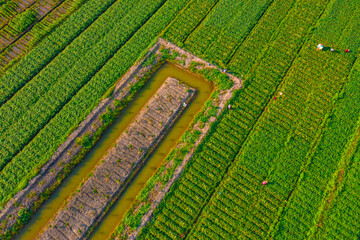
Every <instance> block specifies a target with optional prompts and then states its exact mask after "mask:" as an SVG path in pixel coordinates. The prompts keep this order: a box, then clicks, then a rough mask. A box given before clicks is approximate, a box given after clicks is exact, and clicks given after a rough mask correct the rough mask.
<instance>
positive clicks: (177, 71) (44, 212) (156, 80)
mask: <svg viewBox="0 0 360 240" xmlns="http://www.w3.org/2000/svg"><path fill="white" fill-rule="evenodd" d="M167 77H174V78H177V79H178V80H180V81H182V82H183V83H185V84H188V85H189V86H191V87H193V88H195V89H196V90H197V95H196V97H195V99H193V101H192V102H191V104H190V105H189V106H188V107H187V108H186V110H185V111H184V112H183V113H182V115H181V116H180V117H179V119H178V120H177V121H176V122H175V124H174V125H173V127H172V128H171V129H170V131H169V132H168V134H167V135H166V137H165V138H164V139H163V140H162V141H161V143H160V144H159V146H158V147H157V149H156V150H155V151H154V153H153V154H152V155H151V156H150V157H149V159H148V160H147V162H146V163H145V164H144V166H143V168H142V169H141V170H139V172H138V174H137V175H136V176H135V177H134V179H133V180H132V181H131V183H130V184H129V186H128V188H127V189H126V190H125V191H124V192H123V193H122V194H121V196H120V198H119V199H118V200H117V201H116V202H115V204H114V205H113V207H112V208H111V209H110V210H109V212H108V213H107V214H106V215H105V217H104V219H103V221H101V223H100V224H99V226H97V227H96V228H95V229H94V232H93V233H92V235H91V236H90V239H96V240H97V239H101V240H103V239H107V238H108V237H109V236H110V235H111V233H112V232H113V231H114V230H115V228H116V226H117V225H118V224H119V223H120V221H121V219H122V218H123V216H124V215H125V213H126V211H127V210H128V209H129V208H130V207H131V204H132V202H133V201H134V200H135V198H136V196H137V195H138V194H139V193H140V191H141V189H142V188H143V187H144V185H145V184H146V182H147V180H148V179H149V178H151V176H152V175H153V174H154V173H155V172H156V170H157V169H158V168H159V167H160V165H161V163H162V162H163V160H164V159H165V158H166V156H167V155H168V153H169V152H170V150H171V149H172V148H173V147H174V146H175V145H176V142H177V141H178V140H179V138H180V137H181V135H182V134H183V133H184V132H185V131H186V129H187V128H188V126H189V124H190V123H191V121H192V120H193V118H194V116H195V115H196V114H197V113H198V112H199V111H200V110H201V108H202V106H203V105H204V103H205V101H206V100H208V99H209V98H210V95H211V93H212V92H213V90H214V87H213V86H212V85H211V84H210V83H208V82H206V81H205V80H204V79H202V78H200V77H198V76H196V75H194V74H192V73H190V72H188V71H186V70H184V69H182V68H179V67H177V66H175V65H172V64H164V65H163V66H162V67H161V68H160V69H158V70H157V71H156V72H155V73H154V74H153V75H152V77H151V78H150V79H149V81H148V82H147V83H146V84H145V86H144V88H143V90H142V91H141V92H140V93H139V94H138V95H137V96H136V98H135V100H134V101H132V102H131V103H130V104H129V105H128V106H127V107H126V108H125V109H124V111H123V113H122V114H121V115H120V116H119V117H118V119H117V120H116V121H115V123H114V124H113V125H112V126H110V127H109V129H108V130H106V132H105V134H104V135H103V136H102V137H101V138H100V139H99V141H98V142H97V143H96V144H95V146H94V147H93V149H92V150H91V151H90V152H89V153H88V154H87V156H86V157H85V159H84V160H83V161H82V162H81V163H80V164H79V165H78V166H77V167H75V168H74V169H73V170H72V172H71V173H70V175H69V176H68V177H67V178H66V179H65V180H64V182H63V183H62V184H61V185H60V186H59V188H58V189H57V190H55V192H54V193H53V194H52V195H51V197H50V198H49V199H48V200H47V201H46V202H45V204H44V205H43V206H41V207H40V208H39V209H38V211H37V212H36V213H35V214H34V216H33V218H32V220H31V221H30V222H29V223H28V224H27V225H25V227H24V228H23V229H22V230H21V231H20V233H19V234H18V236H17V237H16V239H21V240H33V239H35V238H36V235H37V234H38V233H39V232H40V231H41V229H42V228H43V227H44V226H45V225H46V223H47V222H48V221H49V220H50V219H51V217H53V216H54V215H55V213H56V212H57V210H58V209H59V208H60V207H61V205H62V204H63V203H64V201H65V200H66V199H67V198H69V196H70V195H71V193H73V192H74V191H75V190H76V188H77V187H78V186H79V184H80V182H81V181H82V180H83V179H84V178H85V177H86V176H87V175H88V174H89V173H90V172H91V170H92V169H93V168H94V166H95V165H96V164H97V163H98V161H99V160H100V159H101V157H102V156H103V155H104V154H105V153H106V151H107V150H108V149H109V148H110V147H111V146H112V145H113V143H114V142H115V140H116V139H117V138H118V137H119V136H120V134H121V133H122V132H123V131H124V130H125V128H126V127H127V126H128V125H129V123H131V121H132V120H133V119H134V118H135V117H136V115H137V114H138V112H139V111H140V110H141V109H142V108H143V107H144V106H145V104H146V103H147V102H148V100H149V99H150V98H151V96H152V95H154V94H155V92H156V91H157V89H158V88H159V87H160V86H161V85H162V84H163V82H164V81H165V79H166V78H167Z"/></svg>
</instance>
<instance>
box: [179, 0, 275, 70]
mask: <svg viewBox="0 0 360 240" xmlns="http://www.w3.org/2000/svg"><path fill="white" fill-rule="evenodd" d="M270 3H271V1H270V0H257V1H255V2H254V1H247V0H243V1H221V2H219V4H217V6H216V7H214V9H213V11H212V12H211V13H210V14H209V15H208V16H207V18H206V19H205V20H204V21H203V22H202V23H201V24H200V25H199V27H198V28H197V29H196V30H195V31H194V32H193V33H192V34H191V35H190V36H189V37H188V38H187V39H186V41H185V44H186V47H187V48H188V49H190V50H191V51H192V52H195V53H196V54H197V55H199V56H202V57H204V58H207V59H209V60H210V61H212V62H217V63H223V62H224V58H227V57H228V56H231V53H232V52H233V51H235V49H236V47H237V45H238V44H240V43H241V41H242V39H243V38H244V37H245V35H246V34H247V33H248V32H249V30H250V29H251V28H252V26H253V25H254V24H255V23H256V21H257V20H258V19H259V17H260V16H261V15H262V13H263V12H264V11H265V9H266V8H267V6H268V5H269V4H270ZM225 13H226V14H225Z"/></svg>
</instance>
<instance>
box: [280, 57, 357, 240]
mask: <svg viewBox="0 0 360 240" xmlns="http://www.w3.org/2000/svg"><path fill="white" fill-rule="evenodd" d="M358 77H359V64H358V63H357V65H356V66H355V69H354V70H353V71H352V74H351V75H350V77H349V80H348V82H347V83H346V85H345V88H344V92H343V93H342V94H341V96H343V98H341V97H340V99H339V100H338V103H337V105H336V106H335V108H334V111H333V113H332V115H331V117H330V121H329V123H328V125H327V126H326V128H325V132H324V135H323V137H322V139H321V141H320V143H319V146H318V148H317V149H316V150H315V152H314V154H313V156H312V157H311V158H310V159H309V160H308V161H309V163H310V164H309V166H308V168H306V171H305V172H304V173H303V174H302V177H301V178H300V180H299V183H298V185H297V186H296V188H295V190H294V191H293V194H292V196H291V198H290V200H289V203H288V206H287V208H285V211H284V215H283V217H282V218H281V220H280V222H279V231H278V232H276V236H278V237H280V238H281V237H282V236H284V235H287V234H289V231H290V229H291V234H292V235H293V236H298V237H300V238H302V237H303V236H307V235H308V234H309V232H311V231H313V229H314V227H316V226H315V224H316V219H317V218H316V216H317V215H318V211H319V210H318V209H320V206H321V205H322V204H324V202H326V201H325V197H326V190H327V188H328V186H329V182H330V181H331V179H332V176H333V175H334V174H335V172H336V171H337V168H338V167H339V162H340V161H341V159H342V158H344V157H345V156H346V155H347V154H348V153H347V151H346V149H347V146H348V141H349V140H350V139H351V135H352V134H353V133H354V132H355V131H358V129H357V128H358V126H357V124H356V123H357V121H358V119H359V117H360V114H359V110H360V104H358V102H359V99H360V95H359V94H358V93H356V92H354V89H356V88H357V87H358V85H359V83H358V82H357V80H355V79H358ZM307 202H311V203H312V204H311V205H307V204H306V203H307ZM295 206H296V207H295ZM295 208H296V209H299V208H300V209H302V210H301V211H295ZM313 219H315V221H314V220H313ZM298 222H303V225H302V227H301V228H300V227H298V226H297V224H298ZM280 229H288V230H287V231H285V230H280Z"/></svg>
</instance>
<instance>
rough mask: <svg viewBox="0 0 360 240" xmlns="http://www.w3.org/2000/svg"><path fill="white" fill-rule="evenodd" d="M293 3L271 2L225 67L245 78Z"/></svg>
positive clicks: (291, 0)
mask: <svg viewBox="0 0 360 240" xmlns="http://www.w3.org/2000/svg"><path fill="white" fill-rule="evenodd" d="M295 2H296V0H289V1H286V2H284V1H282V0H274V1H273V3H272V4H271V5H270V6H269V8H268V9H267V10H266V12H265V13H264V15H263V16H262V17H261V18H260V20H259V21H258V22H257V24H256V26H255V27H254V28H253V29H252V31H251V32H250V33H249V35H248V36H247V37H246V39H245V40H244V42H243V43H242V44H241V45H240V46H239V48H238V49H237V50H236V52H235V53H234V54H233V56H232V58H231V60H230V59H229V61H228V62H227V67H228V69H229V70H230V71H231V72H234V73H237V74H238V75H244V76H246V77H247V73H248V72H249V71H250V70H251V67H252V66H254V64H255V63H256V60H257V59H259V58H260V57H261V56H262V55H261V53H262V52H263V51H264V50H265V49H266V46H268V44H269V43H270V42H271V39H272V38H274V34H275V32H276V30H277V29H279V28H281V25H282V24H281V22H282V21H283V20H284V18H286V16H287V15H288V14H289V12H290V11H291V9H292V8H293V7H294V4H295ZM259 46H261V47H259Z"/></svg>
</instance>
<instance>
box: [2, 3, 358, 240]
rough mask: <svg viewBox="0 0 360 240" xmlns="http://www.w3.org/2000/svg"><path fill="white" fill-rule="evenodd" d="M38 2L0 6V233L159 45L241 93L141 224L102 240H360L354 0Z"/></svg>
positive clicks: (9, 233) (12, 234) (4, 233)
mask: <svg viewBox="0 0 360 240" xmlns="http://www.w3.org/2000/svg"><path fill="white" fill-rule="evenodd" d="M40 2H41V1H35V0H27V1H23V0H2V1H1V0H0V21H1V22H0V47H1V48H0V66H1V68H2V69H1V70H0V218H1V217H4V219H5V220H4V221H3V222H2V223H0V234H1V236H2V237H1V236H0V239H3V238H4V239H11V238H13V237H15V236H16V232H17V231H18V230H19V229H20V228H21V227H22V226H23V225H24V224H26V222H28V221H29V220H30V218H31V216H32V214H33V213H34V211H36V209H37V208H38V207H39V206H37V207H36V208H34V207H26V206H24V211H26V212H27V213H29V214H28V215H29V216H28V218H26V220H24V221H23V220H19V222H21V224H20V225H17V226H16V228H15V227H14V229H13V230H11V229H6V218H17V217H19V218H21V216H1V211H3V209H6V207H7V206H8V205H9V204H10V203H12V201H15V200H14V196H16V195H17V194H18V193H19V192H21V191H22V190H23V189H24V188H25V187H26V186H27V185H28V183H29V181H31V180H32V179H34V178H35V177H36V176H37V175H38V174H41V169H42V167H43V166H44V165H45V164H46V163H47V162H48V161H49V159H51V157H52V156H53V155H54V153H55V152H56V150H57V149H58V148H59V146H60V145H62V144H63V143H64V142H65V141H66V139H67V138H68V136H69V135H70V134H71V133H72V132H73V131H74V130H75V129H76V128H77V127H78V125H79V124H80V123H81V122H82V121H83V120H84V119H85V118H86V117H87V116H88V115H89V114H90V113H91V112H92V110H93V109H94V108H95V107H97V106H98V104H99V103H100V102H101V101H102V99H103V98H104V94H105V95H106V94H107V93H108V92H109V91H110V92H111V87H113V86H114V84H116V82H117V81H118V80H119V79H120V78H121V77H122V76H123V75H124V74H126V73H127V71H128V70H129V69H130V67H131V66H132V65H134V64H135V63H137V61H138V60H139V59H141V58H142V57H143V56H144V55H145V54H146V53H147V51H148V49H149V48H151V47H152V46H153V44H154V43H155V42H156V40H157V39H158V38H159V37H160V38H163V39H164V40H167V41H169V42H171V43H173V44H175V45H177V46H178V47H181V48H183V49H184V50H186V51H188V52H190V53H192V54H194V55H196V56H197V57H199V58H201V59H204V60H205V61H207V62H209V63H211V64H209V66H215V67H217V68H220V69H223V72H224V73H225V72H226V73H231V74H233V75H235V76H236V77H238V78H240V79H242V87H241V89H239V90H236V91H235V92H234V93H233V95H232V98H231V99H230V100H229V101H228V103H227V106H226V107H225V108H224V109H223V110H222V112H221V114H220V115H219V116H218V117H217V119H215V121H214V123H212V124H211V127H210V131H209V132H208V134H207V135H206V136H205V137H204V139H203V140H202V142H201V143H200V144H199V146H198V147H197V148H196V150H195V151H194V153H193V155H192V157H191V159H190V160H189V162H188V163H187V164H186V165H185V167H184V170H183V171H182V173H181V175H180V177H179V178H178V179H176V181H175V183H174V184H173V185H172V186H171V188H170V190H169V191H168V192H167V193H166V194H165V196H164V198H163V199H162V201H161V202H160V203H159V206H158V207H156V208H155V210H154V213H153V214H152V215H151V217H150V220H149V221H147V223H146V224H145V226H143V227H141V228H139V229H137V227H138V226H139V225H140V223H139V224H137V226H136V227H132V230H131V231H130V230H124V231H123V232H122V233H118V232H117V233H116V234H113V238H115V237H118V238H120V239H127V238H128V237H129V235H128V234H129V232H133V231H135V230H136V229H137V230H138V231H139V233H138V235H137V238H138V239H224V240H229V239H358V238H360V230H359V229H360V225H359V223H360V217H359V216H360V205H359V203H358V202H359V201H358V200H359V198H360V192H359V190H360V176H359V169H360V167H359V166H360V165H359V159H360V153H359V146H360V138H359V137H360V93H359V87H360V62H359V59H358V56H359V50H360V37H359V36H360V18H359V17H358V16H359V14H360V4H359V2H358V1H357V0H348V1H342V0H287V1H285V0H204V1H201V0H88V1H82V0H65V1H64V0H62V1H61V0H56V1H55V0H52V1H50V0H46V1H42V2H47V3H48V4H47V5H46V4H45V5H44V4H43V3H42V2H41V3H40ZM44 6H46V7H44ZM60 13H61V14H60ZM319 43H321V44H324V46H325V47H324V48H323V49H322V50H320V51H319V50H317V49H316V46H317V45H318V44H319ZM345 49H349V50H350V51H349V52H345ZM194 69H196V64H194ZM109 89H110V90H109ZM199 130H200V131H201V128H200V129H199ZM69 151H70V150H69ZM70 174H71V173H70ZM264 182H265V184H264ZM149 184H150V183H149ZM145 188H146V187H145ZM51 191H56V189H52V190H51ZM1 219H3V218H1ZM121 220H122V219H118V221H119V224H120V223H121ZM129 228H130V227H129Z"/></svg>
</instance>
